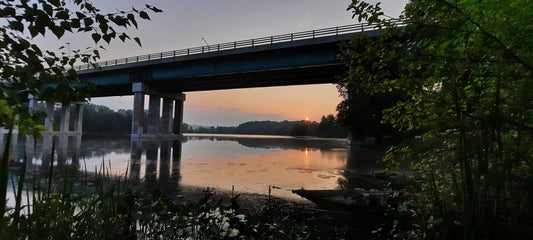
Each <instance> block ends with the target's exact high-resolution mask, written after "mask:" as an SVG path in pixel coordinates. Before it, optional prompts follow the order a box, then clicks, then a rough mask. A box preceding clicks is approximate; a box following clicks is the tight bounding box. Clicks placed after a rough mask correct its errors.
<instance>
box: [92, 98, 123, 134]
mask: <svg viewBox="0 0 533 240" xmlns="http://www.w3.org/2000/svg"><path fill="white" fill-rule="evenodd" d="M132 116H133V111H132V110H124V109H120V110H118V111H116V112H115V111H113V110H111V109H110V108H108V107H106V106H101V105H94V104H87V105H85V106H84V107H83V131H84V132H91V133H125V134H128V133H130V132H131V123H132V122H131V119H132Z"/></svg>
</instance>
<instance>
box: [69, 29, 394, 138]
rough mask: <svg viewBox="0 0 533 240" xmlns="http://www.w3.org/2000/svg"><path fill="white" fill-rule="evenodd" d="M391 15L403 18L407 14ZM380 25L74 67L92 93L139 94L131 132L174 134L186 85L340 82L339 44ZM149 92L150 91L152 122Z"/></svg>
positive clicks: (198, 87) (213, 87)
mask: <svg viewBox="0 0 533 240" xmlns="http://www.w3.org/2000/svg"><path fill="white" fill-rule="evenodd" d="M391 21H392V22H393V23H394V24H397V25H400V24H402V22H401V20H391ZM378 28H379V26H378V25H376V24H367V23H359V24H353V25H346V26H339V27H332V28H324V29H317V30H311V31H304V32H297V33H290V34H283V35H277V36H269V37H263V38H256V39H248V40H243V41H235V42H228V43H221V44H213V45H205V46H201V47H195V48H188V49H182V50H175V51H168V52H160V53H153V54H147V55H142V56H134V57H127V58H121V59H115V60H109V61H104V62H98V63H96V64H86V65H80V66H76V67H75V69H76V70H77V72H78V75H79V77H80V78H85V79H88V80H89V81H91V82H92V83H94V84H95V86H96V91H95V92H94V93H93V95H92V96H93V97H103V96H122V95H134V103H133V111H134V116H133V120H132V121H133V127H132V138H139V137H162V136H175V135H179V134H180V133H181V129H180V126H181V123H182V120H183V102H184V101H185V95H184V94H183V92H189V91H206V90H219V89H235V88H251V87H269V86H285V85H301V84H321V83H334V82H335V76H337V75H338V74H340V73H342V72H343V71H345V70H346V68H345V66H344V65H343V63H342V62H340V61H339V60H338V59H337V58H336V55H337V53H338V51H339V47H338V44H339V43H340V42H343V41H347V40H349V39H350V38H352V37H353V36H356V35H367V36H376V35H378V34H379V29H378ZM145 95H149V96H150V100H149V106H148V109H149V110H148V119H146V121H145V119H144V104H145V103H144V96H145ZM161 102H162V107H161ZM160 109H162V112H160ZM79 121H81V120H79Z"/></svg>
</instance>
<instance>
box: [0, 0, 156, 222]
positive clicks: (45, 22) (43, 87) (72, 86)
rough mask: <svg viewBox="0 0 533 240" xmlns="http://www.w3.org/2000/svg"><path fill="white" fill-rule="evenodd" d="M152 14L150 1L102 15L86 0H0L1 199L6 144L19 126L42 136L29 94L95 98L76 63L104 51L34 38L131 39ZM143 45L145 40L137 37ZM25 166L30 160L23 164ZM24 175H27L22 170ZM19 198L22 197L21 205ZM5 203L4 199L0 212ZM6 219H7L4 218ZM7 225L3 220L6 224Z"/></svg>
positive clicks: (44, 97) (47, 97)
mask: <svg viewBox="0 0 533 240" xmlns="http://www.w3.org/2000/svg"><path fill="white" fill-rule="evenodd" d="M147 11H149V12H161V10H160V9H158V8H156V7H153V6H150V5H146V8H144V9H140V10H138V9H135V8H132V9H131V10H130V11H119V12H117V13H102V11H101V10H100V9H98V8H97V7H96V6H95V5H94V4H92V3H91V2H90V1H87V0H72V1H69V2H68V3H67V2H66V1H63V0H40V1H26V0H19V1H0V19H2V25H1V26H0V79H1V81H0V91H1V94H0V111H1V112H0V125H2V126H4V127H6V128H8V129H10V130H9V134H8V137H7V138H6V139H7V141H6V148H5V149H6V151H4V156H3V158H2V161H1V164H0V199H5V196H6V187H7V178H8V177H7V173H8V158H7V157H8V156H9V151H8V148H7V146H9V144H10V137H11V133H12V129H13V126H14V125H18V126H19V131H20V132H22V133H28V134H32V135H37V134H38V132H39V131H40V130H42V129H43V127H42V126H40V125H38V124H36V122H37V121H36V120H35V118H34V116H31V115H29V114H28V111H27V108H25V107H24V106H23V105H22V104H21V102H22V101H23V100H24V99H22V97H24V96H25V95H26V94H32V95H33V96H35V97H37V98H38V99H40V100H60V101H62V102H63V103H69V102H70V101H74V100H76V101H80V100H82V101H83V100H85V99H87V98H88V97H89V96H90V90H91V89H92V86H91V84H90V83H89V82H88V81H86V80H83V79H79V78H78V77H77V75H76V71H75V70H74V68H73V67H74V65H75V64H80V63H86V64H92V63H95V62H96V60H98V58H99V49H93V50H92V51H89V52H88V53H84V52H82V51H81V50H73V51H72V53H64V52H63V53H56V52H54V51H50V50H46V49H41V48H40V47H39V46H38V45H37V44H35V43H33V42H32V40H33V39H34V38H35V37H37V36H43V37H48V36H50V35H53V36H55V37H56V38H57V39H61V38H62V37H63V36H64V35H65V33H72V34H90V36H91V37H92V39H93V40H94V42H95V43H99V42H101V40H103V41H104V42H106V43H110V42H111V41H112V40H115V39H116V38H118V39H120V40H121V41H126V40H128V39H130V38H131V37H130V36H129V35H128V34H126V33H125V32H124V31H125V30H126V29H127V28H130V27H137V19H138V18H141V19H147V20H149V19H150V17H149V15H148V13H147ZM133 40H135V41H136V42H137V43H138V44H139V45H140V44H141V42H140V39H139V38H137V37H135V38H133ZM24 165H25V164H24ZM22 175H23V174H22ZM19 202H20V199H18V201H17V203H19ZM4 210H5V201H4V200H0V213H2V214H3V213H4ZM3 219H4V218H2V220H3ZM2 226H3V223H0V228H1V229H3V228H2Z"/></svg>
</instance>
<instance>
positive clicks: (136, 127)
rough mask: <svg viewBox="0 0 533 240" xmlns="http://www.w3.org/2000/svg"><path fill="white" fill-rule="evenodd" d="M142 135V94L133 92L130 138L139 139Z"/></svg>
mask: <svg viewBox="0 0 533 240" xmlns="http://www.w3.org/2000/svg"><path fill="white" fill-rule="evenodd" d="M143 133H144V93H142V92H134V95H133V119H132V126H131V137H132V138H135V137H139V136H140V135H142V134H143Z"/></svg>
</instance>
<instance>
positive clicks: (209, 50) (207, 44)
mask: <svg viewBox="0 0 533 240" xmlns="http://www.w3.org/2000/svg"><path fill="white" fill-rule="evenodd" d="M202 40H204V42H205V45H206V46H207V51H208V52H211V49H209V43H207V40H205V38H202Z"/></svg>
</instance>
